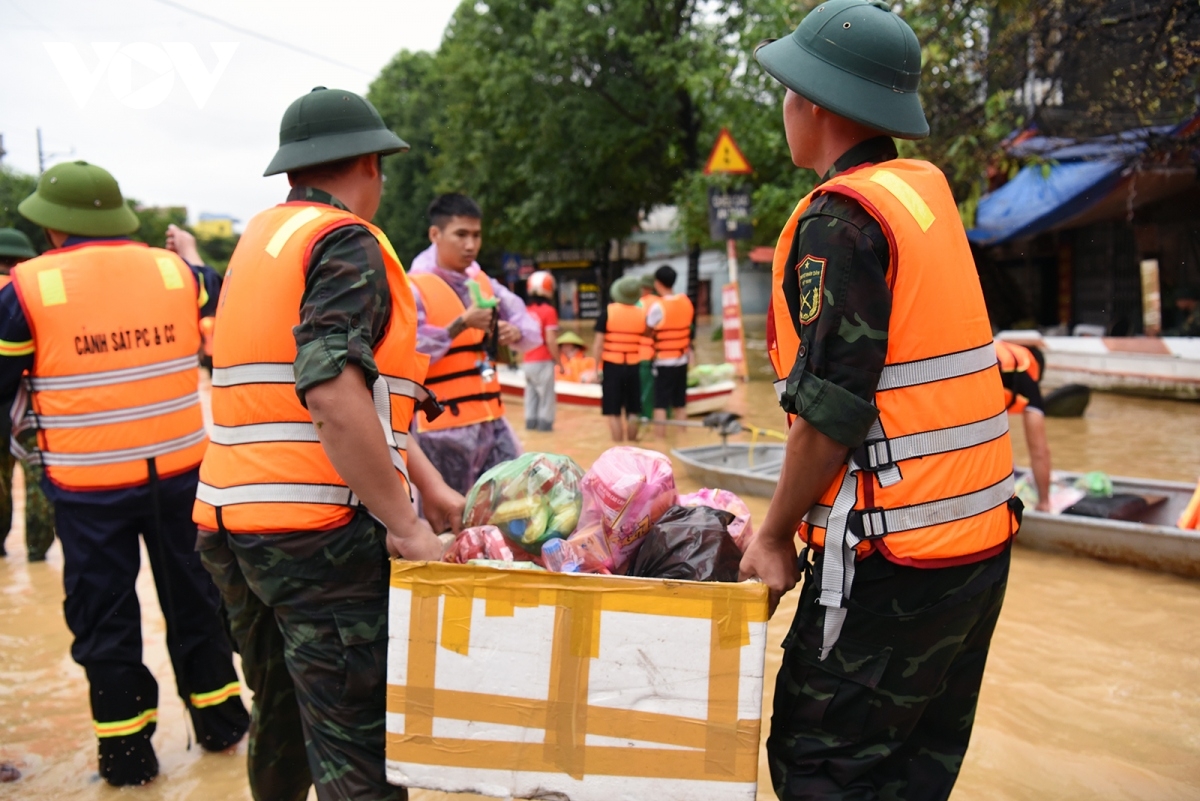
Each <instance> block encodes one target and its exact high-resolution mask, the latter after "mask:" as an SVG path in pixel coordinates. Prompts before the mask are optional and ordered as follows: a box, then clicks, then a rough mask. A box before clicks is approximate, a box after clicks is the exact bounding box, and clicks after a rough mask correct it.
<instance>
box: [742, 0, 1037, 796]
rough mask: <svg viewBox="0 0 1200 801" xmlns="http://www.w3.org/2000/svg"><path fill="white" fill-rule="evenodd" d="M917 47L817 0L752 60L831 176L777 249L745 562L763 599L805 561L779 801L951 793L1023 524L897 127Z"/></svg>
mask: <svg viewBox="0 0 1200 801" xmlns="http://www.w3.org/2000/svg"><path fill="white" fill-rule="evenodd" d="M920 54H921V47H920V44H919V43H918V41H917V38H916V36H915V35H914V34H913V32H912V30H911V29H910V28H909V27H908V25H907V24H906V23H905V22H904V21H903V20H902V19H901V18H900V17H899V16H897V15H896V14H894V13H892V12H891V11H890V10H889V6H888V5H887V4H886V3H883V2H879V1H878V0H829V2H826V3H824V4H822V5H820V6H818V7H817V8H816V9H814V10H813V11H811V12H809V13H808V15H807V16H805V18H804V19H803V20H802V21H801V23H800V25H799V27H798V28H797V29H796V30H795V32H793V33H792V34H791V35H789V36H787V37H786V38H783V39H779V40H777V41H773V42H771V43H769V44H765V45H764V46H762V47H760V48H759V49H758V50H757V52H756V57H757V60H758V62H759V64H760V65H761V66H762V67H763V68H764V69H765V70H766V71H767V72H768V73H769V74H770V75H771V76H772V77H774V78H775V79H776V80H778V81H779V82H780V83H782V84H784V86H785V87H786V88H787V91H786V93H785V96H784V99H783V118H784V128H785V131H786V138H787V142H788V146H789V149H790V151H791V156H792V160H793V162H794V163H795V164H796V165H797V166H800V167H806V168H810V169H813V170H815V171H816V172H817V174H818V175H820V176H822V177H821V178H820V181H819V183H818V185H817V187H816V189H815V190H814V191H813V192H812V193H810V194H809V195H808V196H806V197H805V198H803V199H802V200H801V201H800V203H799V205H798V206H797V207H796V209H795V211H794V212H793V214H792V216H791V218H790V219H789V220H788V223H787V225H786V227H785V228H784V230H783V232H782V233H781V235H780V238H779V242H778V244H777V245H776V249H775V258H774V264H773V281H772V286H773V289H772V297H771V305H770V314H769V317H768V321H769V324H768V351H769V355H770V358H771V361H772V363H773V365H774V367H775V370H776V374H777V376H778V377H779V381H778V383H777V384H776V388H777V391H778V393H779V397H780V405H781V406H782V407H783V409H784V411H786V412H787V413H788V414H789V417H790V419H791V428H790V432H789V435H788V444H787V447H786V455H785V457H784V463H783V465H782V469H781V472H780V477H779V488H778V490H777V491H776V493H775V496H774V498H773V499H772V501H771V505H770V507H769V508H768V512H767V516H766V519H765V520H764V523H763V526H762V527H761V528H760V529H759V532H758V536H757V537H756V539H755V541H754V542H753V543H752V544H751V545H750V547H749V548H748V549H747V551H746V553H745V555H744V557H743V560H742V571H741V572H742V576H743V578H751V577H758V578H760V579H762V581H763V582H764V583H766V584H767V585H768V587H769V588H770V590H771V595H772V598H773V599H774V600H776V601H777V600H778V598H779V597H780V596H781V595H782V594H783V593H785V592H787V591H789V590H790V589H792V587H793V586H794V585H795V583H796V582H797V580H798V578H799V574H800V572H801V569H803V570H804V572H805V574H806V576H805V581H804V586H803V589H802V591H801V594H800V598H799V601H798V608H797V612H796V617H795V620H794V622H793V624H792V628H791V633H790V634H789V635H788V637H787V639H786V640H785V642H784V657H783V664H782V666H781V669H780V672H779V678H778V682H777V685H776V691H775V701H774V703H775V708H774V715H773V718H772V730H771V734H770V738H769V739H768V742H767V750H768V755H769V764H770V767H771V775H772V779H773V783H774V786H775V790H776V793H777V794H778V795H779V797H780V798H781V799H800V798H822V799H850V798H856V799H857V798H881V797H896V798H911V799H916V798H920V799H944V798H946V797H948V796H949V794H950V791H951V789H952V787H953V785H954V782H955V779H956V778H957V773H958V767H959V765H961V763H962V759H963V755H964V754H965V752H966V749H967V744H968V740H969V738H970V732H971V724H972V721H973V718H974V710H975V703H976V699H977V698H978V693H979V686H980V683H981V681H982V678H983V668H984V664H985V662H986V658H987V653H988V646H989V643H990V640H991V636H992V632H993V629H994V627H995V625H996V621H997V619H998V617H999V614H1000V607H1001V604H1002V602H1003V598H1004V590H1005V587H1006V584H1007V576H1008V566H1009V559H1010V550H1011V542H1012V539H1013V537H1014V535H1015V534H1016V530H1017V526H1018V525H1019V521H1020V502H1019V501H1016V500H1015V499H1014V497H1013V476H1012V449H1011V446H1010V442H1009V436H1008V415H1007V414H1006V412H1005V408H1004V403H1003V394H1002V390H1001V387H1000V372H999V369H998V368H997V365H996V353H995V349H994V347H993V345H992V336H991V327H990V325H989V323H988V317H987V310H986V308H985V306H984V301H983V292H982V290H981V289H980V285H979V279H978V277H977V275H976V272H975V265H974V262H973V260H972V258H971V253H970V249H969V247H968V244H967V239H966V234H965V231H964V230H963V227H962V223H961V221H960V218H959V215H958V209H957V207H956V205H955V202H954V198H953V197H952V196H951V193H950V188H949V185H948V184H947V182H946V179H945V177H944V176H943V175H942V173H941V172H940V171H938V169H937V168H936V167H934V166H933V165H931V164H929V163H927V162H924V161H917V160H911V159H899V158H897V153H896V147H895V144H894V142H893V140H892V137H904V138H908V139H919V138H921V137H924V136H926V135H927V134H928V130H929V128H928V124H927V123H926V121H925V115H924V112H923V110H922V108H921V104H920V100H919V99H918V96H917V86H918V83H919V79H920V73H921V63H920V59H921V55H920ZM797 532H798V533H799V536H800V539H801V541H802V542H803V543H804V547H805V550H804V556H802V557H801V558H800V559H799V560H798V559H797V547H796V543H795V537H796V534H797ZM814 552H815V553H814ZM809 554H813V555H814V556H813V559H812V560H811V562H810V560H809V559H808V555H809Z"/></svg>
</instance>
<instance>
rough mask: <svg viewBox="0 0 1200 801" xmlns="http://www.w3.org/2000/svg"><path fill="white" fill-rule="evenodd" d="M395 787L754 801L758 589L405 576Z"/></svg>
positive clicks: (503, 573) (548, 576)
mask: <svg viewBox="0 0 1200 801" xmlns="http://www.w3.org/2000/svg"><path fill="white" fill-rule="evenodd" d="M391 583H392V589H391V609H390V627H389V632H390V645H389V650H388V695H387V711H388V738H387V767H388V778H389V779H390V780H392V781H393V782H396V783H398V784H405V785H407V786H411V787H426V788H430V789H437V790H444V791H449V792H462V791H470V792H480V793H485V794H489V795H496V796H501V797H504V796H509V797H518V798H519V797H526V796H530V795H538V796H546V794H547V793H558V794H559V795H560V797H563V798H568V799H571V800H572V801H593V799H594V801H602V800H603V801H611V799H613V798H622V797H623V798H633V797H646V798H651V797H652V798H655V799H658V800H660V801H671V799H680V801H683V799H687V801H702V800H703V799H706V798H712V799H722V801H724V800H725V799H734V798H745V799H747V800H749V799H753V798H754V795H755V790H756V778H757V772H758V743H759V727H760V723H761V701H762V672H763V654H764V650H765V645H766V620H767V591H766V589H765V588H764V587H763V586H762V585H758V584H722V583H697V582H680V581H664V580H658V579H640V578H626V577H613V576H580V575H564V574H556V573H540V572H530V571H521V570H496V569H492V568H485V567H474V566H469V565H450V564H439V563H415V562H400V561H397V562H393V564H392V582H391Z"/></svg>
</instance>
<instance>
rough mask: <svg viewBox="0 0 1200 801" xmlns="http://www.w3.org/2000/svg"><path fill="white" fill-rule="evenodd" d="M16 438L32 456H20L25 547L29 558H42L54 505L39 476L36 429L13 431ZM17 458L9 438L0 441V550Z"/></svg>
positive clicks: (9, 514)
mask: <svg viewBox="0 0 1200 801" xmlns="http://www.w3.org/2000/svg"><path fill="white" fill-rule="evenodd" d="M16 436H17V442H18V444H20V445H21V447H23V448H24V449H25V451H26V452H27V453H31V454H33V456H32V458H28V459H22V460H20V461H21V469H22V470H23V471H24V473H25V547H26V548H28V549H29V561H30V562H43V561H45V559H46V552H47V551H49V550H50V546H51V545H53V544H54V506H53V505H52V504H51V503H50V501H49V499H48V498H47V497H46V493H45V492H43V491H42V476H43V475H44V474H45V471H44V470H43V469H42V465H41V462H40V461H38V459H37V456H36V449H37V432H36V431H32V430H29V431H23V432H21V433H20V434H17V435H16ZM16 462H17V458H16V457H15V456H14V455H13V453H12V451H11V450H10V449H9V441H8V440H7V439H5V440H4V441H3V443H0V525H5V524H6V523H7V526H6V527H5V530H4V534H3V536H0V554H4V553H5V550H4V539H5V538H6V537H8V534H9V531H11V530H12V522H11V521H12V511H13V499H12V489H13V484H12V476H13V468H14V467H15V466H16Z"/></svg>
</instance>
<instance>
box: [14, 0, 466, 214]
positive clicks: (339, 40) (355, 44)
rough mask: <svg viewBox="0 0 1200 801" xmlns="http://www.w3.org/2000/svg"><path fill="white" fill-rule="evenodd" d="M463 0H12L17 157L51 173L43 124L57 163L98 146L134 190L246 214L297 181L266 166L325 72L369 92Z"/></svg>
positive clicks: (422, 46) (341, 84)
mask: <svg viewBox="0 0 1200 801" xmlns="http://www.w3.org/2000/svg"><path fill="white" fill-rule="evenodd" d="M457 5H458V0H393V1H392V2H386V1H385V0H338V2H337V3H330V2H327V1H326V2H314V1H313V0H289V1H288V2H284V0H204V2H200V0H104V2H102V3H101V2H95V0H0V53H2V54H3V55H2V56H0V59H2V61H0V63H2V64H3V68H2V69H0V134H3V135H4V148H5V149H6V150H7V151H8V153H7V155H5V156H4V163H5V164H6V165H9V166H10V167H12V168H15V169H18V170H21V171H23V172H27V173H33V174H36V173H37V169H38V155H37V138H36V136H37V134H36V131H37V128H38V127H39V126H40V127H41V129H42V141H43V148H44V150H45V151H46V152H47V153H48V154H55V155H52V156H51V157H50V158H49V159H48V160H47V166H49V165H50V164H53V163H55V162H58V161H64V160H68V159H85V160H87V161H90V162H93V163H95V164H99V165H101V166H102V167H104V168H106V169H107V170H109V171H110V172H111V173H113V174H114V175H115V176H116V177H117V180H118V181H119V182H120V184H121V190H122V191H123V192H124V194H125V196H126V197H133V198H137V199H138V200H139V201H141V202H143V203H146V204H149V205H182V206H187V208H188V214H189V218H190V219H191V220H193V221H194V220H195V219H196V218H197V217H198V216H199V214H200V213H202V212H210V213H219V214H231V215H233V216H234V217H236V218H238V219H240V220H242V221H243V222H244V221H246V220H247V219H249V218H250V217H251V216H253V215H254V214H255V213H256V212H257V211H259V210H261V209H263V208H265V207H267V206H270V205H272V204H273V203H276V202H279V201H281V200H282V199H283V198H284V196H285V195H286V193H287V179H286V178H285V177H284V176H275V177H272V178H263V177H261V176H262V172H263V170H264V169H266V166H267V163H268V162H269V161H270V160H271V156H272V155H273V154H274V152H275V148H276V146H277V144H278V136H279V119H280V117H281V115H282V114H283V111H284V109H285V108H287V106H288V104H289V103H290V102H291V101H292V100H294V99H295V98H297V97H298V96H300V95H301V94H304V93H305V92H307V91H309V90H310V89H312V88H313V87H314V86H318V85H321V86H329V87H333V88H341V89H349V90H352V91H355V92H359V93H365V92H366V90H367V86H368V85H369V84H370V82H371V80H372V79H373V78H374V77H375V76H376V75H377V74H378V73H379V70H380V69H381V68H382V67H383V66H384V65H385V64H386V63H387V62H388V61H389V60H390V59H391V57H392V56H393V55H395V53H397V52H398V51H400V50H402V49H407V50H434V49H436V48H437V47H438V44H439V43H440V42H441V38H442V31H443V30H444V29H445V27H446V23H447V21H448V20H449V19H450V15H451V13H452V12H453V11H454V9H455V8H456V7H457ZM185 9H191V10H192V11H195V12H198V14H200V15H203V16H197V15H196V14H193V13H188V11H187V10H185ZM203 17H210V18H213V19H205V18H203ZM215 20H220V21H223V22H226V23H228V25H223V24H221V23H220V22H218V21H215ZM229 26H232V27H229ZM238 29H241V30H238ZM255 34H260V35H261V36H262V37H267V38H269V39H274V40H279V41H280V42H285V43H286V44H287V45H290V46H292V47H293V48H295V49H289V47H287V46H284V45H281V44H275V43H272V42H269V41H266V40H264V39H263V38H260V37H258V36H255ZM214 43H216V44H215V45H214ZM298 51H309V52H310V53H311V54H305V53H302V52H298ZM322 57H323V58H322ZM331 62H339V63H340V65H339V64H338V63H331ZM222 64H223V65H224V69H223V71H221V67H222ZM397 133H399V134H400V135H401V136H404V133H405V132H404V131H398V132H397ZM72 150H73V151H74V152H73V153H71V151H72ZM397 158H403V156H398V157H397Z"/></svg>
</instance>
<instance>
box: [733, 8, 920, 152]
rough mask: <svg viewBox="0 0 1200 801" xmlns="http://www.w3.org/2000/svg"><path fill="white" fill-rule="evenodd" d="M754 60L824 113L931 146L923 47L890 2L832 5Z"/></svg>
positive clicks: (763, 49)
mask: <svg viewBox="0 0 1200 801" xmlns="http://www.w3.org/2000/svg"><path fill="white" fill-rule="evenodd" d="M754 57H755V58H757V59H758V63H759V64H761V65H762V67H763V69H765V70H766V71H767V72H768V73H769V74H770V75H771V77H772V78H774V79H775V80H777V81H779V82H780V83H782V84H783V85H784V86H786V87H787V88H789V89H791V90H792V91H793V92H795V93H796V94H799V95H802V96H803V97H805V98H806V99H808V100H809V101H810V102H812V103H814V104H816V105H818V106H820V107H821V108H823V109H827V110H828V111H832V112H833V113H834V114H837V115H839V116H841V117H846V118H847V119H851V120H854V121H855V122H860V123H862V124H863V125H867V126H869V127H871V128H874V129H876V130H878V131H883V132H884V133H887V134H890V135H892V136H897V137H900V138H901V139H924V138H925V137H926V136H929V123H928V122H926V120H925V112H924V111H923V110H922V109H921V99H920V97H918V96H917V86H918V85H919V84H920V81H921V45H920V43H919V42H918V41H917V36H916V34H914V33H913V31H912V28H910V27H908V23H906V22H905V21H904V20H902V19H900V17H898V16H897V15H895V14H893V13H892V12H891V10H890V7H889V6H888V4H887V3H885V2H883V0H829V2H827V3H824V4H822V5H819V6H817V7H816V8H815V9H813V10H812V11H810V12H809V13H808V16H806V17H805V18H804V19H803V20H802V21H801V22H800V26H799V27H798V28H796V30H795V32H793V33H792V35H791V36H787V37H784V38H783V39H776V40H775V41H773V42H771V43H769V44H766V45H763V46H762V47H759V48H758V50H757V51H755V54H754Z"/></svg>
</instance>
